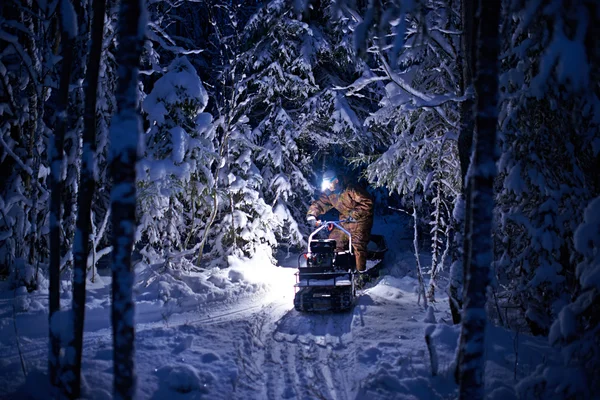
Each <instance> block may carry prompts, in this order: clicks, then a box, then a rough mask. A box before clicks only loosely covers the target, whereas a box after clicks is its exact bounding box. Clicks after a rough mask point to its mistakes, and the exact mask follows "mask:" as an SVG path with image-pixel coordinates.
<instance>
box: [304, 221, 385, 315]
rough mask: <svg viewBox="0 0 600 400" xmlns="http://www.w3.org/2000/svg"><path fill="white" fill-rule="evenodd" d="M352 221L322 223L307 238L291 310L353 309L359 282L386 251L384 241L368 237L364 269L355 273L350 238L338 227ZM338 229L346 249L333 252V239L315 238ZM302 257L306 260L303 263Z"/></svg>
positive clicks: (372, 271)
mask: <svg viewBox="0 0 600 400" xmlns="http://www.w3.org/2000/svg"><path fill="white" fill-rule="evenodd" d="M344 222H355V221H354V220H350V219H348V220H341V221H321V222H320V225H319V226H318V227H317V228H316V229H315V230H314V231H313V232H312V233H311V234H310V236H309V237H308V249H307V251H306V252H304V253H302V254H301V255H300V257H299V258H298V272H296V284H295V285H294V290H295V292H296V294H295V296H294V308H295V309H296V310H298V311H301V312H323V311H325V312H327V311H333V312H336V311H345V310H348V309H350V308H351V307H352V305H353V304H354V299H355V298H356V291H357V288H358V286H359V285H358V282H359V281H361V282H362V281H364V280H365V277H366V278H367V279H368V278H369V277H372V276H374V275H375V274H376V273H378V270H379V268H380V266H381V263H382V261H383V256H384V255H385V252H386V251H387V245H386V243H385V238H384V237H383V236H381V235H373V234H372V235H371V240H370V242H369V245H368V246H367V269H366V270H365V271H364V272H359V271H357V270H356V258H355V256H354V252H353V250H352V235H351V234H350V232H348V231H347V230H346V229H344V228H343V227H342V226H341V223H344ZM333 228H338V229H340V230H341V231H342V232H344V233H345V234H346V235H348V238H349V240H348V249H347V250H344V251H336V250H335V248H336V242H335V240H334V239H317V238H315V236H316V235H317V234H318V233H319V232H321V231H323V230H324V229H328V230H329V231H331V230H332V229H333ZM302 258H304V260H305V261H306V262H305V263H303V262H302Z"/></svg>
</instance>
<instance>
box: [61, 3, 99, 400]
mask: <svg viewBox="0 0 600 400" xmlns="http://www.w3.org/2000/svg"><path fill="white" fill-rule="evenodd" d="M105 11H106V2H105V0H94V3H93V13H94V17H93V18H94V21H93V26H92V36H91V46H90V54H89V58H88V66H87V77H86V87H85V105H84V116H83V152H82V162H81V177H80V183H79V193H78V199H77V209H78V214H77V230H76V231H75V244H74V249H73V259H74V266H73V270H74V274H73V339H72V341H71V342H70V343H69V347H72V350H71V351H72V352H73V353H74V354H75V357H74V358H70V359H69V361H70V363H69V364H65V370H66V371H68V372H70V373H68V374H65V378H64V381H65V392H66V395H67V396H68V397H70V398H79V397H80V395H81V353H82V347H83V325H84V320H85V286H86V275H87V260H88V255H89V252H90V246H89V237H90V231H91V209H92V199H93V198H94V191H95V189H96V181H95V179H94V156H95V154H96V99H97V94H98V76H99V71H100V56H101V54H102V42H103V37H104V16H105Z"/></svg>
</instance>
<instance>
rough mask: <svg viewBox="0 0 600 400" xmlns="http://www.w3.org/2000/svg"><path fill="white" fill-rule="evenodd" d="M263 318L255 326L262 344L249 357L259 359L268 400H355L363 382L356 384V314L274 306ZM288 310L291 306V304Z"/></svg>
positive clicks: (257, 363)
mask: <svg viewBox="0 0 600 400" xmlns="http://www.w3.org/2000/svg"><path fill="white" fill-rule="evenodd" d="M273 307H274V309H272V310H269V309H265V310H263V311H261V312H260V313H259V314H263V313H268V315H267V316H266V318H265V317H260V316H259V315H258V314H257V315H255V316H254V317H253V321H254V322H253V323H256V324H260V325H261V327H260V328H256V329H253V331H254V332H261V335H260V338H256V339H257V340H256V341H257V342H259V343H261V345H259V346H255V347H254V348H253V351H252V352H250V353H249V354H248V355H247V357H249V358H252V359H253V360H258V361H256V362H255V365H258V366H259V368H261V370H262V384H263V392H262V398H265V399H326V400H348V399H351V398H354V397H355V395H356V393H357V391H358V383H357V382H355V380H354V379H353V377H354V373H355V368H356V348H355V344H354V342H353V338H352V331H351V327H352V321H353V320H354V317H355V312H348V313H344V314H301V313H298V312H297V311H295V310H289V309H288V311H286V307H284V305H282V304H279V305H273ZM288 307H289V305H288Z"/></svg>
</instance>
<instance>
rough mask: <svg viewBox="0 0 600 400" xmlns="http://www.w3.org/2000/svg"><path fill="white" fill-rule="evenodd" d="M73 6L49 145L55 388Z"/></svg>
mask: <svg viewBox="0 0 600 400" xmlns="http://www.w3.org/2000/svg"><path fill="white" fill-rule="evenodd" d="M72 7H73V6H72V5H71V3H70V2H69V0H62V1H61V3H60V17H61V42H62V50H61V54H62V67H61V73H60V84H59V88H58V94H57V97H56V117H57V118H56V129H55V130H54V138H53V141H52V144H51V145H50V163H51V164H50V190H51V194H50V267H49V269H50V271H49V275H50V287H49V289H48V296H49V312H48V326H49V342H50V349H49V354H48V376H49V378H50V385H51V386H54V387H56V388H58V387H59V386H60V379H59V353H60V335H59V332H58V331H59V329H58V328H59V327H58V326H55V325H56V323H53V321H52V318H53V317H54V315H55V313H56V312H57V311H59V310H60V255H61V254H60V253H61V242H60V225H61V223H60V222H61V208H62V207H61V206H62V201H61V197H62V189H63V188H62V186H63V185H62V177H61V175H62V164H63V151H64V144H65V132H66V131H67V108H68V106H69V85H70V84H71V72H72V69H73V56H74V54H73V49H74V46H75V27H74V26H72V24H71V22H72V21H71V20H70V16H71V15H72V13H73V8H72Z"/></svg>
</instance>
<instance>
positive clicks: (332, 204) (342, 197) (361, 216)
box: [307, 184, 373, 222]
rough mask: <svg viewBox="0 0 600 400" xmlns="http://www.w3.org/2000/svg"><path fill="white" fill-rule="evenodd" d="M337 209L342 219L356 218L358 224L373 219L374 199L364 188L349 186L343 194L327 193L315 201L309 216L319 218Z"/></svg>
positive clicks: (309, 210)
mask: <svg viewBox="0 0 600 400" xmlns="http://www.w3.org/2000/svg"><path fill="white" fill-rule="evenodd" d="M332 208H335V209H336V210H338V211H339V212H340V219H346V218H348V217H350V216H351V217H352V218H354V219H355V220H356V221H357V222H361V221H369V220H372V219H373V198H372V197H371V195H370V194H369V193H368V192H367V191H366V190H365V189H363V188H362V187H360V186H357V185H354V184H349V185H347V186H346V187H345V188H344V190H343V191H342V192H341V193H339V194H338V193H334V192H326V193H323V194H321V196H320V197H319V198H318V199H317V200H315V202H314V203H313V204H312V205H311V206H310V208H309V209H308V213H307V215H314V216H315V217H318V216H319V215H321V214H325V213H326V212H327V211H329V210H331V209H332Z"/></svg>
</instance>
